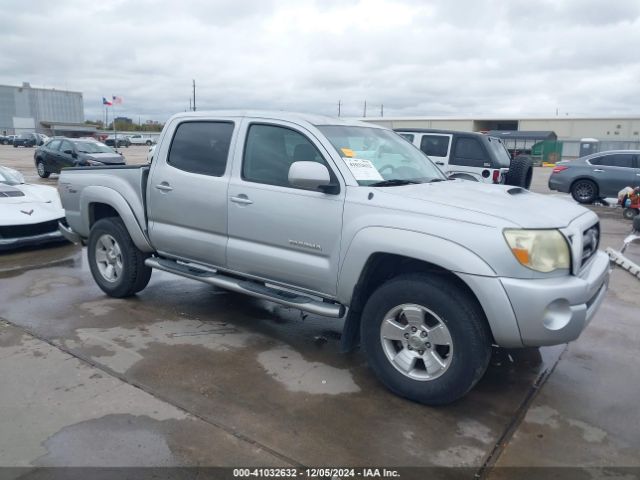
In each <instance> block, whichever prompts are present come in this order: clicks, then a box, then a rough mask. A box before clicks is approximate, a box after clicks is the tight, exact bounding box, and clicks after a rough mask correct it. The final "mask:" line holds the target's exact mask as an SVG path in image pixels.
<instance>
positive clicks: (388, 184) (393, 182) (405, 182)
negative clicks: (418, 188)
mask: <svg viewBox="0 0 640 480" xmlns="http://www.w3.org/2000/svg"><path fill="white" fill-rule="evenodd" d="M418 183H422V182H419V181H417V180H402V179H400V178H392V179H391V180H382V181H381V182H376V183H372V184H371V185H367V186H368V187H396V186H401V185H415V184H418Z"/></svg>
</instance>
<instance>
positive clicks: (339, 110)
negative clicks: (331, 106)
mask: <svg viewBox="0 0 640 480" xmlns="http://www.w3.org/2000/svg"><path fill="white" fill-rule="evenodd" d="M341 109H342V101H341V100H338V117H339V116H340V113H341Z"/></svg>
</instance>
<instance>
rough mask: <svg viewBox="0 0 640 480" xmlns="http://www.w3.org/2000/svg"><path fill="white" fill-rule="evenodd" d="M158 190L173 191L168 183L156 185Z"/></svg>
mask: <svg viewBox="0 0 640 480" xmlns="http://www.w3.org/2000/svg"><path fill="white" fill-rule="evenodd" d="M156 188H157V189H158V190H162V191H163V192H170V191H171V190H173V187H172V186H171V185H169V184H168V183H167V182H162V183H160V184H158V185H156Z"/></svg>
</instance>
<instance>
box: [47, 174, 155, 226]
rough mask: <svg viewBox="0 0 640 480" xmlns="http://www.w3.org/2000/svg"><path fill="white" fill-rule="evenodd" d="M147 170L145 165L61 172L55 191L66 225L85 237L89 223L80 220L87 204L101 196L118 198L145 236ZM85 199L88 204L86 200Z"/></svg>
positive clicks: (85, 211) (86, 212)
mask: <svg viewBox="0 0 640 480" xmlns="http://www.w3.org/2000/svg"><path fill="white" fill-rule="evenodd" d="M149 167H150V165H148V164H147V165H119V166H106V165H105V166H100V167H71V168H63V169H62V171H61V173H60V179H59V181H58V191H59V193H60V199H61V201H62V206H63V207H64V209H65V211H66V217H67V223H68V225H69V226H70V227H71V228H72V229H73V230H74V231H76V232H78V233H79V234H80V235H81V236H83V237H85V238H86V237H88V235H89V222H87V221H86V220H84V219H83V218H86V217H83V216H85V215H87V214H88V209H89V203H90V202H93V203H96V202H97V199H99V198H100V197H101V196H119V197H122V199H124V201H125V202H126V204H128V206H129V207H130V209H131V211H132V212H133V215H134V216H135V219H136V221H137V223H138V224H139V225H140V228H141V229H142V230H143V231H144V232H146V230H147V221H146V191H147V180H148V178H149ZM89 193H90V194H89ZM89 197H91V199H92V200H88V198H89ZM98 203H99V202H98ZM106 203H107V204H110V203H109V202H106Z"/></svg>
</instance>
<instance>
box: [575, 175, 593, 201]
mask: <svg viewBox="0 0 640 480" xmlns="http://www.w3.org/2000/svg"><path fill="white" fill-rule="evenodd" d="M571 196H572V197H573V199H574V200H575V201H576V202H578V203H582V204H585V205H588V204H591V203H593V202H595V201H596V200H597V199H598V186H597V185H596V184H595V182H593V181H591V180H586V179H583V180H578V181H577V182H575V183H574V184H573V185H571Z"/></svg>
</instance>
